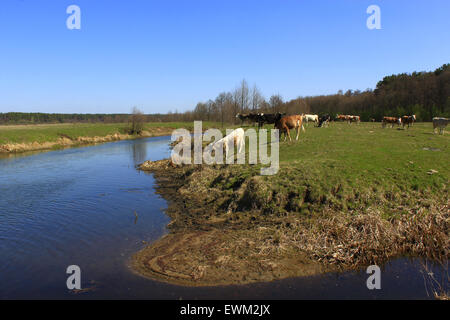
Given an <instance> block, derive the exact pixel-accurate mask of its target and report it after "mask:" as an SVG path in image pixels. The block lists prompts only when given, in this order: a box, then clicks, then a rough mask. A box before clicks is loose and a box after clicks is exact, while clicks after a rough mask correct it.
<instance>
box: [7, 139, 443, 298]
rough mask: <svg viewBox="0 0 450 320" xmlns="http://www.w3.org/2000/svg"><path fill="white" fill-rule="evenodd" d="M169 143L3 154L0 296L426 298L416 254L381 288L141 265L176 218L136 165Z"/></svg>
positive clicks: (385, 273) (362, 282)
mask: <svg viewBox="0 0 450 320" xmlns="http://www.w3.org/2000/svg"><path fill="white" fill-rule="evenodd" d="M168 142H169V137H158V138H146V139H139V140H127V141H120V142H113V143H106V144H101V145H96V146H89V147H81V148H72V149H66V150H59V151H51V152H44V153H33V154H29V155H19V156H8V157H4V158H0V299H14V298H29V299H36V298H39V299H42V298H59V299H80V298H82V299H96V298H112V299H120V298H126V299H127V298H137V299H161V298H165V299H179V298H183V299H202V298H204V299H209V298H212V299H308V298H343V299H345V298H369V299H372V298H403V299H405V298H424V299H426V298H429V296H428V295H427V292H426V289H425V285H424V278H423V274H422V272H421V270H422V268H421V266H420V263H419V261H418V260H408V259H396V260H394V261H392V262H391V263H389V264H387V265H386V266H384V267H383V270H382V289H381V290H372V291H371V290H368V289H367V287H366V279H367V277H368V275H367V274H365V272H364V271H361V272H356V273H341V274H334V273H333V274H326V275H319V276H315V277H308V278H296V279H285V280H281V281H276V282H272V283H258V284H251V285H245V286H227V287H209V288H193V287H182V286H174V285H169V284H165V283H160V282H157V281H152V280H148V279H145V278H142V277H140V276H138V275H136V274H134V273H133V272H131V271H130V269H129V268H128V266H127V264H128V261H129V258H130V256H131V255H132V254H133V253H134V252H136V251H138V250H139V249H141V248H143V247H144V246H145V243H143V241H145V242H146V243H148V242H151V241H154V240H156V239H158V238H159V237H161V236H162V235H164V234H165V233H166V232H167V230H166V227H165V226H166V225H167V223H168V222H169V218H168V217H167V216H166V215H165V214H164V212H163V211H164V209H165V208H166V207H167V204H166V201H165V200H164V199H162V198H161V197H160V196H159V195H156V194H155V191H154V187H155V186H154V179H153V177H152V176H151V175H148V174H145V173H142V172H140V171H138V170H136V169H135V166H136V164H138V163H141V162H143V161H145V160H148V159H151V160H158V159H162V158H167V157H168V155H169V148H168ZM135 212H136V214H135ZM136 215H137V218H136ZM69 265H78V266H79V267H80V268H81V278H82V288H90V290H88V291H86V292H83V293H78V294H74V293H71V292H69V290H68V289H67V287H66V280H67V277H68V275H67V274H66V268H67V267H68V266H69ZM434 270H435V273H437V274H440V273H441V272H443V270H442V269H438V268H435V269H434ZM444 271H445V270H444Z"/></svg>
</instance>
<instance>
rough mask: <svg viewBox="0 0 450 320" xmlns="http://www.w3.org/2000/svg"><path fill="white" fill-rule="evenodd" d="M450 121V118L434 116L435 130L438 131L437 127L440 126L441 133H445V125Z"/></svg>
mask: <svg viewBox="0 0 450 320" xmlns="http://www.w3.org/2000/svg"><path fill="white" fill-rule="evenodd" d="M449 122H450V119H447V118H438V117H434V118H433V132H434V133H436V128H438V129H439V134H444V133H445V127H446V126H447V125H448V123H449Z"/></svg>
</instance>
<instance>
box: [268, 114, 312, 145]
mask: <svg viewBox="0 0 450 320" xmlns="http://www.w3.org/2000/svg"><path fill="white" fill-rule="evenodd" d="M275 128H277V129H278V130H280V139H281V135H282V134H283V133H284V141H286V136H288V137H289V141H292V139H291V133H290V130H291V129H296V130H297V136H296V138H295V140H298V137H299V135H300V128H301V129H302V130H303V131H305V128H304V127H303V116H302V115H293V116H284V117H282V118H281V119H280V120H278V121H277V122H276V123H275Z"/></svg>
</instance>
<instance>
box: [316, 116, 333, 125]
mask: <svg viewBox="0 0 450 320" xmlns="http://www.w3.org/2000/svg"><path fill="white" fill-rule="evenodd" d="M330 121H331V117H330V115H329V114H325V115H323V116H321V117H320V118H319V124H318V127H319V128H323V127H324V126H327V127H328V125H329V123H330Z"/></svg>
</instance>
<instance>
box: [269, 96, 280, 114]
mask: <svg viewBox="0 0 450 320" xmlns="http://www.w3.org/2000/svg"><path fill="white" fill-rule="evenodd" d="M269 104H270V108H271V109H272V111H274V112H279V111H281V107H282V106H283V98H282V97H281V96H280V95H279V94H276V95H273V96H271V97H270V100H269Z"/></svg>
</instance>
